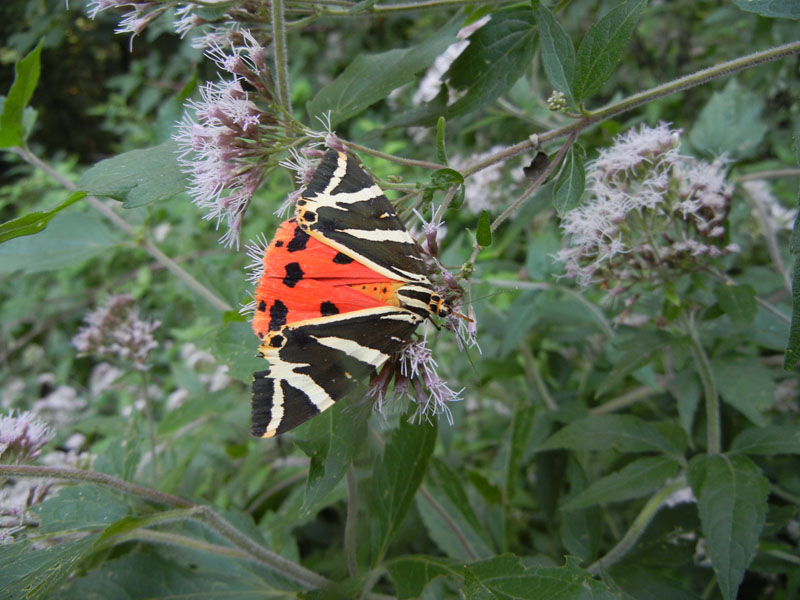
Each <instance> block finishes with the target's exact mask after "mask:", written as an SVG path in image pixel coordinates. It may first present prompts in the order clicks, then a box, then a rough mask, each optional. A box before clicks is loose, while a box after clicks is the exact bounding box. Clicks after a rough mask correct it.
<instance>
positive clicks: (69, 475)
mask: <svg viewBox="0 0 800 600" xmlns="http://www.w3.org/2000/svg"><path fill="white" fill-rule="evenodd" d="M0 475H3V476H6V477H42V478H48V479H60V480H65V481H80V482H83V483H96V484H100V485H104V486H107V487H109V488H111V489H114V490H116V491H118V492H122V493H124V494H128V495H131V496H136V497H139V498H142V499H145V500H150V501H152V502H157V503H159V504H163V505H167V506H173V507H178V508H186V509H189V510H187V511H185V516H186V518H190V519H193V520H196V521H199V522H201V523H203V524H204V525H206V526H207V527H208V528H209V529H212V530H213V531H214V532H216V533H218V534H219V535H221V536H222V537H223V538H225V539H226V540H228V541H229V542H230V543H231V544H233V545H234V546H235V547H236V548H238V549H239V550H240V551H241V552H242V553H243V555H246V556H247V558H248V559H249V560H255V561H258V562H261V563H263V564H264V565H266V566H267V567H269V568H270V569H272V570H274V571H275V572H276V573H279V574H281V575H283V576H284V577H287V578H289V579H291V580H293V581H296V582H297V583H299V584H300V585H302V586H304V587H306V588H309V589H316V588H321V587H324V586H327V585H330V584H331V581H330V580H328V579H326V578H325V577H322V576H321V575H318V574H317V573H314V572H313V571H310V570H308V569H306V568H305V567H302V566H300V565H298V564H297V563H294V562H292V561H290V560H288V559H286V558H284V557H283V556H281V555H279V554H276V553H275V552H272V551H271V550H268V549H267V548H264V547H263V546H262V545H260V544H258V543H257V542H255V541H254V540H252V539H251V538H250V537H248V536H246V535H245V534H244V533H242V532H241V531H239V530H238V529H236V528H235V527H234V526H233V525H231V524H230V523H228V521H226V520H225V519H223V518H222V517H221V516H219V515H218V514H217V513H216V512H214V511H213V510H212V509H211V508H210V507H208V506H203V505H200V504H195V503H193V502H190V501H188V500H184V499H183V498H179V497H178V496H173V495H171V494H165V493H163V492H160V491H158V490H154V489H151V488H147V487H144V486H140V485H137V484H134V483H130V482H128V481H124V480H122V479H119V478H117V477H114V476H112V475H106V474H105V473H97V472H95V471H83V470H80V469H69V468H56V467H39V466H32V465H0ZM169 518H170V519H173V520H174V519H175V518H176V515H175V514H174V512H173V513H170V515H169Z"/></svg>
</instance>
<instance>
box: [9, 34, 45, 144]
mask: <svg viewBox="0 0 800 600" xmlns="http://www.w3.org/2000/svg"><path fill="white" fill-rule="evenodd" d="M41 54H42V42H41V41H40V42H39V43H38V44H37V45H36V48H34V49H33V50H31V51H30V52H29V53H28V54H27V56H25V58H23V59H22V60H20V61H19V62H18V63H17V64H16V66H15V67H14V83H12V84H11V89H10V90H9V91H8V96H7V97H6V100H5V102H4V103H3V112H2V114H0V148H11V147H12V146H21V145H22V143H23V142H24V140H25V136H24V133H25V123H24V113H25V107H26V106H27V105H28V102H30V100H31V97H32V96H33V92H34V90H35V89H36V84H37V83H38V82H39V73H40V71H41V63H40V57H41Z"/></svg>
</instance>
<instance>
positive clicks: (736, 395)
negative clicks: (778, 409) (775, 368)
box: [711, 356, 775, 426]
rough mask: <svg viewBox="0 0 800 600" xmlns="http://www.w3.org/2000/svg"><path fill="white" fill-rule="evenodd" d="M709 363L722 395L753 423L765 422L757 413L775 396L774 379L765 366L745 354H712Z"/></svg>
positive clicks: (765, 407)
mask: <svg viewBox="0 0 800 600" xmlns="http://www.w3.org/2000/svg"><path fill="white" fill-rule="evenodd" d="M711 366H712V368H713V371H714V378H715V380H716V383H717V387H718V388H719V391H720V394H721V395H722V399H723V400H724V401H725V402H726V403H727V404H730V405H731V406H733V407H734V408H735V409H736V410H738V411H739V412H741V413H742V414H743V415H745V416H746V417H747V418H748V419H750V420H751V421H752V422H753V424H754V425H759V426H763V425H766V424H767V422H766V419H765V418H764V415H762V414H761V413H762V411H764V410H767V409H768V408H770V407H771V406H772V403H773V402H774V400H775V382H774V381H773V380H772V377H771V376H770V372H769V370H768V369H767V368H766V367H764V366H762V365H761V364H759V363H758V361H756V360H755V359H754V358H753V357H749V356H735V357H727V358H714V359H712V360H711Z"/></svg>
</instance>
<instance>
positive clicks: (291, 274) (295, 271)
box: [283, 262, 305, 288]
mask: <svg viewBox="0 0 800 600" xmlns="http://www.w3.org/2000/svg"><path fill="white" fill-rule="evenodd" d="M284 268H285V269H286V277H284V278H283V285H285V286H286V287H290V288H293V287H294V286H296V285H297V282H298V281H300V280H301V279H302V278H303V275H305V273H303V269H301V268H300V263H296V262H293V263H289V264H288V265H286V266H285V267H284Z"/></svg>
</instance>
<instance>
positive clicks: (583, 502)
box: [561, 456, 679, 510]
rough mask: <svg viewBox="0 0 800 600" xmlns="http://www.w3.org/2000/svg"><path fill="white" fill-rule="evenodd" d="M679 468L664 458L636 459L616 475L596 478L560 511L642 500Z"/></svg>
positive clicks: (670, 460)
mask: <svg viewBox="0 0 800 600" xmlns="http://www.w3.org/2000/svg"><path fill="white" fill-rule="evenodd" d="M678 468H679V465H678V463H677V462H675V461H674V460H673V459H671V458H667V457H665V456H649V457H646V458H640V459H637V460H635V461H633V462H631V463H629V464H628V465H626V466H625V467H623V468H622V469H620V470H619V471H617V472H616V473H612V474H611V475H607V476H606V477H603V478H602V479H598V480H597V481H595V482H594V483H592V484H591V485H590V486H589V487H587V488H586V489H585V490H583V491H581V492H580V493H578V494H577V495H575V496H573V497H572V498H570V500H569V501H568V502H567V503H565V504H564V505H563V506H562V507H561V508H562V510H572V509H576V508H584V507H587V506H594V505H596V504H608V503H609V502H621V501H623V500H630V499H631V498H641V497H642V496H646V495H648V494H649V493H650V492H652V491H653V490H655V489H657V488H658V487H659V486H660V485H661V484H662V483H664V482H665V481H666V480H667V479H669V478H670V477H673V476H674V475H675V474H676V473H677V472H678Z"/></svg>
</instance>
